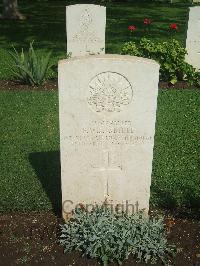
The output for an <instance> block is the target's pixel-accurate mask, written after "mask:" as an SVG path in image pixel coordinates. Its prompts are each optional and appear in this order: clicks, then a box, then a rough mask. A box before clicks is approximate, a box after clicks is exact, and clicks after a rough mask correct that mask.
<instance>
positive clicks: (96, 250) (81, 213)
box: [60, 207, 175, 266]
mask: <svg viewBox="0 0 200 266" xmlns="http://www.w3.org/2000/svg"><path fill="white" fill-rule="evenodd" d="M60 243H61V244H62V245H63V246H64V251H65V252H71V251H73V250H76V251H81V252H83V253H84V254H85V255H87V256H89V257H90V258H96V259H100V260H101V261H102V262H103V265H104V266H105V265H108V263H109V262H112V261H117V262H118V263H119V264H121V262H122V261H123V260H125V259H127V258H128V256H129V255H130V254H132V255H134V257H135V258H136V259H137V260H139V261H145V262H146V263H149V262H156V261H157V260H161V261H163V262H164V263H167V261H168V258H169V257H168V256H169V255H171V254H173V252H174V249H175V248H174V246H169V245H168V244H167V239H166V235H165V231H164V223H163V219H155V218H154V219H150V218H148V217H146V216H145V215H143V214H141V213H140V214H133V215H130V216H127V215H125V214H124V215H122V216H117V215H115V214H113V213H112V212H111V210H109V209H108V208H103V207H95V208H94V209H93V210H92V211H91V212H86V211H85V210H84V209H78V210H76V212H75V214H74V218H73V219H71V220H70V221H69V222H67V223H66V224H64V225H61V236H60Z"/></svg>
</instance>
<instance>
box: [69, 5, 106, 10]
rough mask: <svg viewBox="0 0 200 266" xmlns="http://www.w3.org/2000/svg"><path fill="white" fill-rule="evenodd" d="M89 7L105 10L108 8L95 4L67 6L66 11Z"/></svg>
mask: <svg viewBox="0 0 200 266" xmlns="http://www.w3.org/2000/svg"><path fill="white" fill-rule="evenodd" d="M84 6H85V7H88V6H90V7H99V8H104V9H106V7H105V6H102V5H95V4H75V5H68V6H66V9H68V8H76V7H84Z"/></svg>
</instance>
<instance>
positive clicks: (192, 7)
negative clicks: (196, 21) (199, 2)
mask: <svg viewBox="0 0 200 266" xmlns="http://www.w3.org/2000/svg"><path fill="white" fill-rule="evenodd" d="M198 8H200V6H191V7H189V9H190V10H192V9H198Z"/></svg>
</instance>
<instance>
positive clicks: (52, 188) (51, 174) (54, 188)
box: [29, 151, 62, 216]
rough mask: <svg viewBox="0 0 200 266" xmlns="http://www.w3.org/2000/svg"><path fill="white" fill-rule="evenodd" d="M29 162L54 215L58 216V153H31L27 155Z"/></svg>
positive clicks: (60, 207)
mask: <svg viewBox="0 0 200 266" xmlns="http://www.w3.org/2000/svg"><path fill="white" fill-rule="evenodd" d="M29 161H30V163H31V165H32V166H33V168H34V169H35V172H36V174H37V177H38V178H39V180H40V182H41V184H42V187H43V189H44V190H45V192H46V194H47V196H48V197H49V199H50V201H51V204H52V207H53V211H54V213H55V214H56V215H59V216H60V215H61V209H62V206H61V202H62V200H61V171H60V152H59V151H49V152H35V153H31V154H30V155H29Z"/></svg>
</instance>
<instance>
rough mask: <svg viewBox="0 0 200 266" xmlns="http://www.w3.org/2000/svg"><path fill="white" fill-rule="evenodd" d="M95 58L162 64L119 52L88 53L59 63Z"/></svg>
mask: <svg viewBox="0 0 200 266" xmlns="http://www.w3.org/2000/svg"><path fill="white" fill-rule="evenodd" d="M93 59H99V60H101V59H102V60H103V59H108V60H109V59H110V60H117V61H123V60H126V61H129V62H138V63H146V64H152V65H155V66H157V67H158V68H160V65H159V64H158V63H157V62H156V61H155V60H152V59H148V58H143V57H138V56H131V55H118V54H105V55H88V56H77V57H73V58H69V59H62V60H60V61H58V64H59V65H63V64H68V63H71V62H75V61H77V62H79V61H89V60H93Z"/></svg>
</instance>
